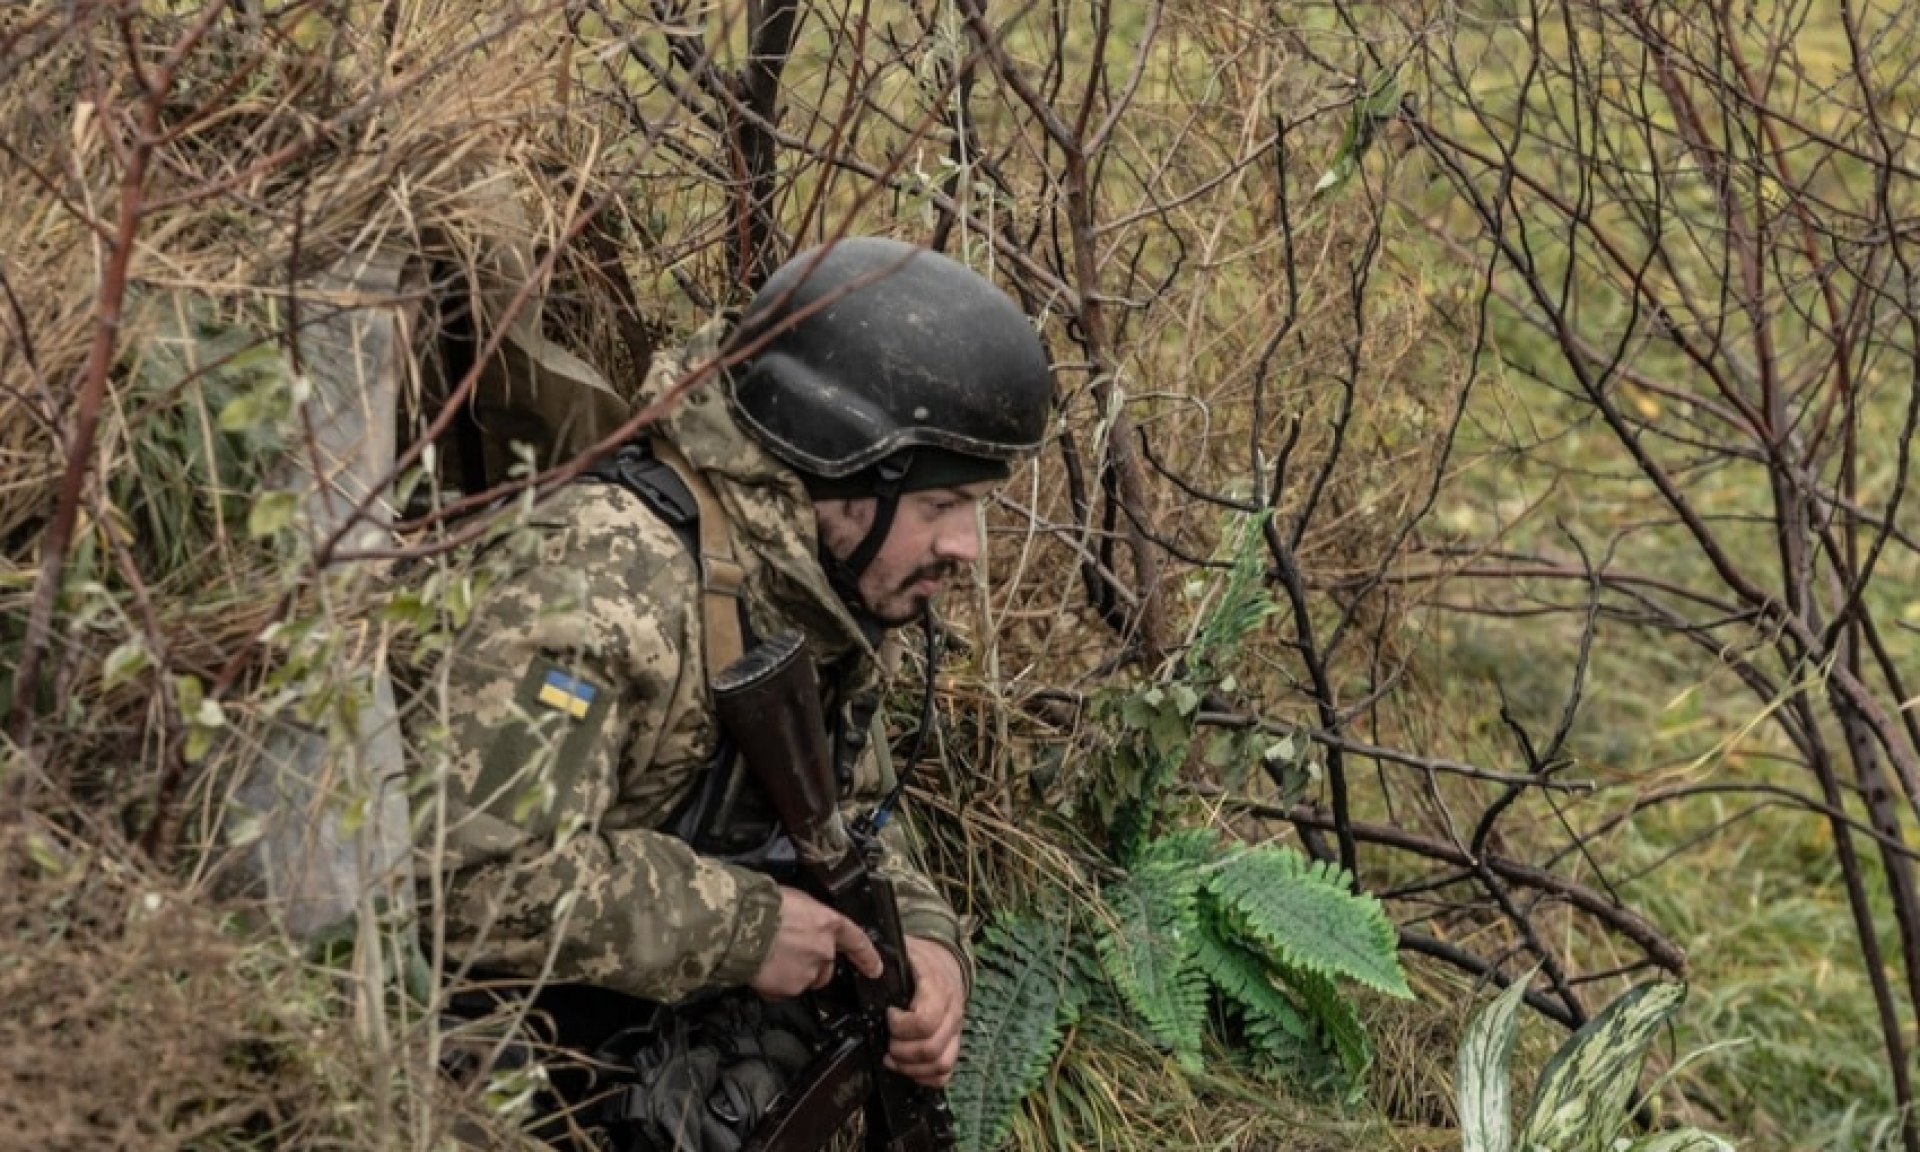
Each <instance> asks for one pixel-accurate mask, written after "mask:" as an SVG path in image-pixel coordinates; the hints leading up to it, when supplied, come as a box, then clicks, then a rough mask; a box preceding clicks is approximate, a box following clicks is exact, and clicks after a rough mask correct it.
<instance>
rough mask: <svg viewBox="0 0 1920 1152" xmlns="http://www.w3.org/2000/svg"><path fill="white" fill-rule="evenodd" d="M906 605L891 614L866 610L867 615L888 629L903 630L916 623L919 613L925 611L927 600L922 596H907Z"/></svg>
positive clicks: (870, 609) (871, 609)
mask: <svg viewBox="0 0 1920 1152" xmlns="http://www.w3.org/2000/svg"><path fill="white" fill-rule="evenodd" d="M906 605H907V606H906V607H904V608H899V609H896V610H895V611H892V612H881V611H879V610H878V609H875V608H872V607H869V608H868V609H867V615H869V616H871V617H873V618H874V619H875V620H878V621H879V622H880V623H881V624H882V625H884V626H886V627H888V628H905V627H906V626H907V625H909V624H912V623H915V622H916V621H918V620H919V619H920V616H921V613H923V612H925V611H926V606H927V598H926V597H924V596H909V597H908V598H907V600H906Z"/></svg>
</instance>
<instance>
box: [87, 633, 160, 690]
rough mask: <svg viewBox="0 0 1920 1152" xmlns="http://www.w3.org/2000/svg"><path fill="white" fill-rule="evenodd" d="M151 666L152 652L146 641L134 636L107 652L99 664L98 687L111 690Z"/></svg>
mask: <svg viewBox="0 0 1920 1152" xmlns="http://www.w3.org/2000/svg"><path fill="white" fill-rule="evenodd" d="M151 667H153V654H152V653H151V652H149V651H147V642H146V641H145V640H144V639H142V638H141V637H139V636H135V637H133V638H131V639H129V640H128V641H126V642H125V643H123V644H121V645H120V646H119V647H117V648H115V649H114V650H113V651H111V652H109V653H107V658H106V660H105V661H104V662H102V664H101V665H100V688H101V690H102V691H106V692H111V691H113V690H114V689H115V688H118V687H120V686H121V685H122V684H125V683H126V682H127V681H129V680H131V679H133V678H134V677H135V676H138V675H140V673H142V672H145V671H146V670H147V669H149V668H151Z"/></svg>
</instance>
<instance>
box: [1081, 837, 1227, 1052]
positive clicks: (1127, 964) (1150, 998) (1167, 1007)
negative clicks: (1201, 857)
mask: <svg viewBox="0 0 1920 1152" xmlns="http://www.w3.org/2000/svg"><path fill="white" fill-rule="evenodd" d="M1199 895H1200V876H1199V873H1198V870H1197V869H1195V868H1193V867H1192V866H1190V865H1187V864H1184V863H1177V862H1160V863H1149V864H1146V865H1143V866H1142V867H1140V868H1139V869H1138V870H1136V871H1135V872H1134V873H1133V875H1131V876H1129V877H1128V878H1127V879H1125V880H1124V881H1122V882H1120V883H1119V884H1114V885H1110V886H1108V887H1107V889H1106V890H1105V891H1104V892H1103V893H1102V899H1103V901H1104V903H1105V904H1106V906H1107V910H1108V912H1109V915H1110V921H1109V923H1107V924H1106V925H1105V926H1104V930H1103V931H1102V932H1101V935H1100V939H1099V941H1098V943H1097V947H1098V950H1099V953H1100V960H1101V964H1102V966H1103V967H1104V968H1105V969H1106V972H1107V976H1108V977H1109V978H1110V979H1111V980H1112V981H1113V985H1114V987H1115V988H1116V989H1117V990H1118V991H1119V993H1120V997H1121V999H1122V1000H1124V1001H1126V1003H1127V1006H1128V1007H1129V1008H1132V1009H1133V1010H1134V1011H1135V1012H1136V1013H1138V1014H1139V1016H1140V1018H1141V1020H1142V1021H1144V1022H1145V1023H1146V1025H1147V1027H1148V1028H1149V1029H1150V1030H1152V1032H1153V1034H1154V1036H1155V1037H1156V1038H1158V1039H1159V1040H1160V1041H1161V1042H1163V1043H1165V1044H1166V1045H1167V1046H1168V1047H1169V1048H1171V1049H1172V1050H1173V1054H1174V1057H1175V1059H1177V1060H1179V1061H1180V1063H1181V1065H1182V1066H1183V1067H1186V1068H1191V1069H1197V1068H1198V1067H1199V1066H1200V1034H1201V1030H1202V1028H1203V1027H1204V1026H1205V1024H1206V1015H1207V982H1206V975H1205V973H1203V972H1202V971H1201V970H1200V969H1199V967H1198V965H1197V964H1196V963H1195V959H1194V952H1195V949H1196V948H1197V947H1198V945H1199V934H1200V911H1199Z"/></svg>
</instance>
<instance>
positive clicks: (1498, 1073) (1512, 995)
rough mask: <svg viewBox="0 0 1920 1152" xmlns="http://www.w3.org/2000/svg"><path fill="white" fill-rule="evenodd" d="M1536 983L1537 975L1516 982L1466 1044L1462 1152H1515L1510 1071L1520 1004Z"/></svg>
mask: <svg viewBox="0 0 1920 1152" xmlns="http://www.w3.org/2000/svg"><path fill="white" fill-rule="evenodd" d="M1534 971H1538V969H1535V970H1534ZM1532 980H1533V972H1532V971H1530V972H1528V973H1527V974H1526V975H1525V976H1522V977H1520V978H1519V979H1517V980H1515V981H1514V982H1513V983H1512V984H1511V985H1509V986H1508V987H1507V990H1506V991H1505V992H1503V993H1501V994H1500V996H1499V997H1498V998H1497V999H1495V1000H1494V1002H1493V1003H1491V1004H1489V1005H1487V1006H1486V1007H1485V1008H1483V1009H1481V1010H1480V1012H1479V1014H1478V1015H1476V1016H1475V1017H1474V1018H1473V1022H1472V1023H1471V1024H1469V1025H1467V1034H1466V1035H1465V1036H1462V1037H1461V1038H1460V1063H1459V1066H1458V1068H1457V1069H1456V1070H1455V1073H1454V1074H1455V1077H1456V1087H1455V1090H1454V1096H1455V1099H1456V1100H1457V1101H1458V1103H1459V1106H1460V1152H1512V1149H1513V1086H1512V1081H1511V1077H1510V1076H1509V1074H1508V1070H1507V1065H1508V1062H1509V1061H1510V1060H1512V1058H1513V1039H1514V1036H1515V1035H1516V1034H1517V1033H1518V1031H1519V1019H1518V1013H1519V1010H1520V1001H1521V999H1522V998H1523V997H1525V996H1526V993H1527V985H1528V984H1529V983H1530V982H1532Z"/></svg>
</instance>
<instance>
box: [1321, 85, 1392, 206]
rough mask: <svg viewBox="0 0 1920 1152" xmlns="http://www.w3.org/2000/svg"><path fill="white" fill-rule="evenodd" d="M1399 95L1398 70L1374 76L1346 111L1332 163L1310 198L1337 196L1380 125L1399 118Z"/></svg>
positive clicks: (1371, 142) (1358, 163)
mask: <svg viewBox="0 0 1920 1152" xmlns="http://www.w3.org/2000/svg"><path fill="white" fill-rule="evenodd" d="M1401 97H1402V93H1401V90H1400V75H1399V72H1398V71H1397V70H1394V69H1387V70H1383V71H1381V72H1379V73H1377V74H1375V76H1374V78H1373V80H1372V81H1371V82H1370V83H1369V84H1368V85H1367V91H1366V93H1365V94H1364V95H1362V96H1361V97H1360V98H1359V99H1357V100H1355V101H1354V102H1353V105H1352V107H1351V108H1349V109H1348V111H1347V126H1346V129H1345V131H1344V132H1342V133H1341V136H1340V146H1339V147H1338V148H1337V149H1335V150H1334V154H1333V161H1332V163H1331V164H1330V166H1329V167H1328V168H1327V171H1326V173H1325V174H1324V175H1323V176H1321V177H1320V180H1319V182H1318V183H1316V184H1315V185H1314V186H1313V195H1314V196H1315V197H1316V198H1317V197H1320V196H1324V195H1326V194H1327V193H1329V192H1337V191H1339V190H1340V188H1341V187H1343V186H1344V185H1345V184H1346V183H1347V182H1348V181H1349V180H1352V179H1353V177H1354V174H1355V173H1356V172H1358V171H1359V170H1360V161H1361V160H1362V159H1363V158H1365V156H1366V154H1367V150H1368V149H1370V148H1372V147H1373V140H1374V135H1375V133H1376V132H1377V131H1378V129H1379V127H1380V125H1381V124H1384V123H1386V122H1387V121H1389V120H1391V119H1393V118H1394V116H1396V115H1398V114H1399V111H1400V101H1401Z"/></svg>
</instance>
